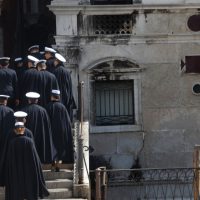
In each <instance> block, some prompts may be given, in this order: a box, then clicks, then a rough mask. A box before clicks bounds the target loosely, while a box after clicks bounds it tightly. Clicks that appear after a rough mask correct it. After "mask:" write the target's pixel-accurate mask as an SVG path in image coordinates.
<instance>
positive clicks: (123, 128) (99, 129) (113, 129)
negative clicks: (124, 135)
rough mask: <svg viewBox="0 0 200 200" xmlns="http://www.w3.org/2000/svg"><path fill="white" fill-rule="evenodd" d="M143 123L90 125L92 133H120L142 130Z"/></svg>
mask: <svg viewBox="0 0 200 200" xmlns="http://www.w3.org/2000/svg"><path fill="white" fill-rule="evenodd" d="M141 129H142V128H141V125H113V126H92V125H91V126H90V133H120V132H134V131H141Z"/></svg>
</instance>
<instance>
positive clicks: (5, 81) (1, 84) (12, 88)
mask: <svg viewBox="0 0 200 200" xmlns="http://www.w3.org/2000/svg"><path fill="white" fill-rule="evenodd" d="M0 94H5V95H9V96H10V98H12V99H18V98H19V92H18V80H17V74H16V72H15V71H14V70H13V69H10V68H0Z"/></svg>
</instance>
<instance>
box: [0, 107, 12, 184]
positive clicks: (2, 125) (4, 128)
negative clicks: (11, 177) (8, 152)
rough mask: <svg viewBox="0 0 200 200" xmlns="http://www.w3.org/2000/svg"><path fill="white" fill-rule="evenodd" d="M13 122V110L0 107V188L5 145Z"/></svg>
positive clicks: (2, 176) (2, 177) (2, 178)
mask: <svg viewBox="0 0 200 200" xmlns="http://www.w3.org/2000/svg"><path fill="white" fill-rule="evenodd" d="M14 121H15V119H14V116H13V110H12V109H11V108H9V107H7V106H5V105H0V186H4V184H5V183H4V175H5V174H4V169H5V144H6V139H7V137H8V133H9V131H10V130H11V129H12V127H13V125H14Z"/></svg>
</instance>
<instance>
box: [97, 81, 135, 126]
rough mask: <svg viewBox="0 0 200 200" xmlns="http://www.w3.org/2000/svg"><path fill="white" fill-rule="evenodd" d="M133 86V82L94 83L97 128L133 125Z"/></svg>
mask: <svg viewBox="0 0 200 200" xmlns="http://www.w3.org/2000/svg"><path fill="white" fill-rule="evenodd" d="M133 84H134V82H133V80H123V81H121V80H114V81H96V82H95V107H96V112H95V114H96V117H95V123H96V125H97V126H100V125H125V124H134V121H135V119H134V89H133V88H134V87H133Z"/></svg>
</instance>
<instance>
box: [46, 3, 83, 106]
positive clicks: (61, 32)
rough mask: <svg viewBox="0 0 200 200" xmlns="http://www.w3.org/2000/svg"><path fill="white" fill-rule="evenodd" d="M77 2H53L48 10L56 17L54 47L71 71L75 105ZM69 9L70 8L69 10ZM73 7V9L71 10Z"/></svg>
mask: <svg viewBox="0 0 200 200" xmlns="http://www.w3.org/2000/svg"><path fill="white" fill-rule="evenodd" d="M78 4H79V0H68V1H66V0H54V1H52V2H51V5H50V6H49V9H50V10H51V11H52V12H53V13H54V14H55V15H56V36H55V41H56V45H55V47H54V48H56V49H58V50H59V51H60V53H61V54H62V55H63V56H64V57H65V58H66V60H67V63H66V67H67V68H69V70H70V71H71V77H72V85H73V95H74V97H75V101H76V103H77V99H78V98H77V97H78V94H77V87H78V76H77V73H78V63H79V52H80V51H79V49H80V48H79V37H78V26H77V23H78V19H77V18H78V17H77V16H78V14H79V9H77V7H78ZM69 7H70V8H69ZM71 7H73V8H74V9H71Z"/></svg>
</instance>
